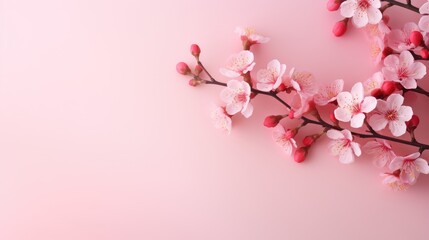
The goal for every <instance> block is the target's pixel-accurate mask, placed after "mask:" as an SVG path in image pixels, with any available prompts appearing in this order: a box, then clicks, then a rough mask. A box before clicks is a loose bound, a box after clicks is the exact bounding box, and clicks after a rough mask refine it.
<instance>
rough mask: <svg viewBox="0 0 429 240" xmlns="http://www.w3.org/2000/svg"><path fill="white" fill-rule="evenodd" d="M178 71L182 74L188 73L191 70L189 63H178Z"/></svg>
mask: <svg viewBox="0 0 429 240" xmlns="http://www.w3.org/2000/svg"><path fill="white" fill-rule="evenodd" d="M176 71H177V72H178V73H180V74H182V75H188V74H189V73H190V72H191V69H189V66H188V64H186V63H184V62H179V63H178V64H177V65H176Z"/></svg>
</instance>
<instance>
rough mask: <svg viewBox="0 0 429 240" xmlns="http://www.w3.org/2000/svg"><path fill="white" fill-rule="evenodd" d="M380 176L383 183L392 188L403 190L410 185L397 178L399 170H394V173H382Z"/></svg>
mask: <svg viewBox="0 0 429 240" xmlns="http://www.w3.org/2000/svg"><path fill="white" fill-rule="evenodd" d="M381 176H382V177H384V179H383V184H385V185H388V186H389V187H390V188H392V189H393V190H397V191H400V190H405V189H407V188H408V187H409V186H410V185H409V184H408V183H404V182H402V181H401V179H400V178H399V171H395V172H394V173H383V174H381Z"/></svg>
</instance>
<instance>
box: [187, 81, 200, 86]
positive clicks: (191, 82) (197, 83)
mask: <svg viewBox="0 0 429 240" xmlns="http://www.w3.org/2000/svg"><path fill="white" fill-rule="evenodd" d="M200 84H201V81H198V80H196V79H191V80H189V86H191V87H196V86H198V85H200Z"/></svg>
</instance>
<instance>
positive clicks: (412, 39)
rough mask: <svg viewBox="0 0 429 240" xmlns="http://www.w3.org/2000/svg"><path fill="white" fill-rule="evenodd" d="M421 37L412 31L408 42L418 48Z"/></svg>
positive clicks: (418, 33) (417, 32)
mask: <svg viewBox="0 0 429 240" xmlns="http://www.w3.org/2000/svg"><path fill="white" fill-rule="evenodd" d="M422 40H423V35H422V33H421V32H419V31H412V32H411V33H410V42H411V43H412V44H414V46H416V47H418V46H420V44H421V43H422Z"/></svg>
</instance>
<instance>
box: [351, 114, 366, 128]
mask: <svg viewBox="0 0 429 240" xmlns="http://www.w3.org/2000/svg"><path fill="white" fill-rule="evenodd" d="M364 119H365V114H363V113H358V114H356V115H354V116H353V117H352V119H351V120H350V126H351V127H352V128H360V127H362V125H363V121H364Z"/></svg>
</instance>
